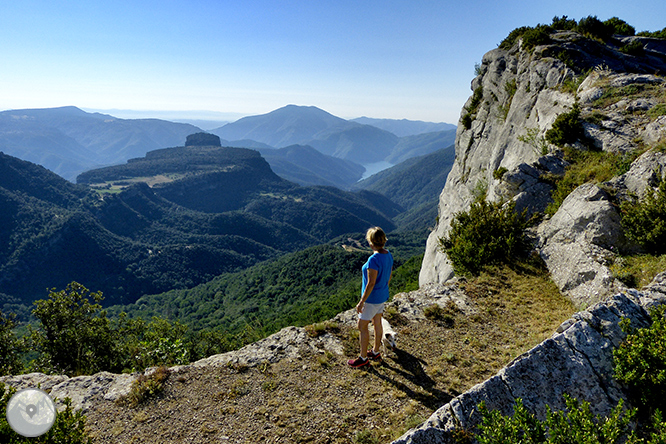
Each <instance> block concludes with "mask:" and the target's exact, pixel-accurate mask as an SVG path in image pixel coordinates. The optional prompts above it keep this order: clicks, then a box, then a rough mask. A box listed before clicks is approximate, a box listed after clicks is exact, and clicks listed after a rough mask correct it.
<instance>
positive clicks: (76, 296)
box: [31, 282, 114, 375]
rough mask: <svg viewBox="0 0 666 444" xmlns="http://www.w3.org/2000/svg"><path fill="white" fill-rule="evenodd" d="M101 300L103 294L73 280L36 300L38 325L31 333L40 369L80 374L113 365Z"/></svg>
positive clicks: (111, 346)
mask: <svg viewBox="0 0 666 444" xmlns="http://www.w3.org/2000/svg"><path fill="white" fill-rule="evenodd" d="M101 300H102V293H100V292H97V293H91V292H90V290H88V289H87V288H85V287H84V286H83V285H81V284H79V283H77V282H72V283H71V284H69V285H68V286H67V288H66V289H65V290H61V291H55V289H53V290H51V292H50V293H49V298H48V299H46V300H39V301H35V306H36V307H35V309H34V310H33V311H32V313H33V314H34V315H35V317H36V318H37V319H38V320H39V321H40V322H41V328H40V329H39V330H37V331H33V332H32V335H31V340H32V342H33V344H34V346H35V348H36V350H37V351H38V352H40V353H41V357H40V359H39V361H38V366H39V368H40V369H42V370H44V371H51V372H64V373H67V374H74V375H81V374H93V373H95V372H98V371H100V370H108V369H111V368H113V360H114V353H113V348H114V341H113V334H112V331H111V327H110V324H109V320H108V319H107V317H106V311H102V310H101V308H102V306H101V305H100V304H99V302H100V301H101ZM91 301H92V302H94V303H91Z"/></svg>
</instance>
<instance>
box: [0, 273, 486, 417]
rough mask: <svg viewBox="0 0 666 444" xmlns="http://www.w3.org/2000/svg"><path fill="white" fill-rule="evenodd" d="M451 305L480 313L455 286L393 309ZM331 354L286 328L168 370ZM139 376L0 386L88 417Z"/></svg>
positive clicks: (419, 312) (344, 320)
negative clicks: (35, 391)
mask: <svg viewBox="0 0 666 444" xmlns="http://www.w3.org/2000/svg"><path fill="white" fill-rule="evenodd" d="M450 303H453V304H455V305H456V307H457V308H458V310H460V311H461V312H462V313H466V314H469V315H471V314H473V313H475V311H476V308H475V307H474V305H473V304H472V303H471V302H470V300H469V298H468V297H467V296H466V295H465V293H464V292H463V291H462V290H460V288H459V287H458V286H457V285H455V284H451V285H439V284H432V285H426V286H424V287H423V288H420V289H419V290H416V291H412V292H410V293H400V294H399V295H396V296H395V297H394V298H393V300H392V301H391V303H390V304H389V306H390V307H392V308H394V309H395V311H396V313H398V314H399V315H400V316H402V317H404V318H405V319H406V320H408V321H410V322H418V321H421V320H423V319H425V316H424V314H423V311H424V309H425V308H426V307H430V306H432V305H433V304H438V305H440V306H441V307H442V308H445V307H446V306H447V305H448V304H450ZM356 320H357V315H356V310H355V309H351V310H347V311H345V312H342V313H339V314H338V315H337V316H335V317H334V318H333V319H331V320H330V321H328V324H330V325H331V326H340V325H348V326H354V325H355V324H356ZM327 351H328V352H330V353H333V354H334V355H339V356H342V355H344V346H343V344H342V340H341V339H340V337H339V336H336V335H334V334H332V333H330V332H325V333H324V334H321V335H312V334H311V333H310V332H308V330H307V329H305V328H300V327H286V328H283V329H282V330H280V331H279V332H277V333H275V334H273V335H271V336H268V337H267V338H264V339H262V340H260V341H257V342H255V343H253V344H249V345H247V346H245V347H243V348H241V349H239V350H234V351H230V352H227V353H222V354H218V355H213V356H210V357H208V358H204V359H201V360H199V361H196V362H193V363H191V364H189V365H182V366H176V367H171V368H170V371H171V372H172V373H176V374H177V373H179V372H183V371H185V370H186V369H187V368H188V367H198V368H208V369H214V368H216V367H226V366H234V367H236V368H243V367H255V366H261V365H264V364H266V363H269V364H273V363H276V362H278V361H280V360H283V359H287V360H292V361H299V360H301V359H303V357H305V356H308V355H312V354H315V355H316V354H323V353H325V352H327ZM154 370H155V368H149V369H146V371H145V372H144V374H145V375H150V374H151V373H152V372H154ZM140 374H141V373H139V372H135V373H131V374H129V373H127V374H114V373H109V372H100V373H96V374H94V375H86V376H76V377H69V376H67V375H45V374H43V373H29V374H24V375H16V376H3V377H0V383H4V384H7V385H9V386H12V387H14V388H16V389H17V390H20V389H23V388H33V387H39V388H41V389H42V390H45V391H47V392H48V393H50V395H51V396H52V397H53V398H54V399H55V400H56V404H57V405H58V407H59V408H63V407H64V404H63V402H62V401H63V400H64V399H65V398H69V399H71V401H72V407H73V408H74V409H81V410H82V411H83V412H84V413H86V412H87V411H88V410H89V409H90V408H91V407H92V406H93V405H94V404H95V403H97V404H100V402H101V401H102V400H106V401H117V400H119V399H121V398H122V397H124V396H126V395H127V394H129V392H130V390H131V388H132V383H133V382H134V381H135V380H136V379H137V378H138V377H139V375H140Z"/></svg>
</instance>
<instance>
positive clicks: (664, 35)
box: [638, 28, 666, 40]
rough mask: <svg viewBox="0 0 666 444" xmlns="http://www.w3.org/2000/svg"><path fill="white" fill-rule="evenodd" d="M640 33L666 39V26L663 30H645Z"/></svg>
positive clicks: (644, 35) (643, 35)
mask: <svg viewBox="0 0 666 444" xmlns="http://www.w3.org/2000/svg"><path fill="white" fill-rule="evenodd" d="M638 35H640V36H642V37H652V38H655V39H663V40H666V28H664V29H662V30H661V31H653V32H650V31H643V32H639V33H638Z"/></svg>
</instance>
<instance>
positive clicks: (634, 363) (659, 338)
mask: <svg viewBox="0 0 666 444" xmlns="http://www.w3.org/2000/svg"><path fill="white" fill-rule="evenodd" d="M665 311H666V306H662V307H659V308H658V309H656V310H652V311H651V312H650V316H651V318H652V324H651V325H650V327H648V328H641V329H633V328H632V327H631V325H630V323H629V321H628V320H623V321H622V323H621V326H622V329H623V331H625V333H628V334H627V338H626V339H625V340H624V341H623V342H622V343H621V344H620V346H619V347H618V348H616V349H615V350H613V359H614V363H615V379H617V380H618V381H620V382H623V383H625V384H627V385H629V386H630V387H631V390H632V391H631V396H632V398H633V400H634V402H636V403H637V404H638V405H640V406H642V407H644V408H647V409H650V410H651V409H660V410H661V411H665V409H666V320H665V319H664V312H665Z"/></svg>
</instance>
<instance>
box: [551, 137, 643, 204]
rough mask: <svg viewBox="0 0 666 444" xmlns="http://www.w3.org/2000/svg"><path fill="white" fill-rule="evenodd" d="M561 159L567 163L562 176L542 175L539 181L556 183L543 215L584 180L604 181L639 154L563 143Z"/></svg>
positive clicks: (585, 181) (619, 171)
mask: <svg viewBox="0 0 666 444" xmlns="http://www.w3.org/2000/svg"><path fill="white" fill-rule="evenodd" d="M563 153H564V160H565V161H567V163H568V164H569V165H568V166H567V167H566V171H565V173H564V175H563V176H561V177H545V176H542V177H541V179H542V180H546V181H552V183H553V184H554V185H555V190H554V191H553V194H552V197H553V201H552V202H551V203H550V204H549V205H548V207H547V208H546V214H550V215H553V214H555V213H556V212H557V210H558V208H559V207H560V205H562V202H564V199H566V197H567V196H568V195H569V194H570V193H571V192H572V191H573V190H575V189H576V188H578V187H579V186H580V185H583V184H584V183H588V182H592V183H603V182H605V181H608V180H610V179H612V178H613V177H616V176H619V175H622V174H624V173H626V172H627V171H629V168H630V167H631V163H632V162H633V161H634V160H635V159H636V158H637V157H638V155H639V153H638V152H633V153H626V154H623V153H610V152H606V151H595V150H587V151H586V150H579V149H576V148H573V147H569V146H565V147H564V149H563Z"/></svg>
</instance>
